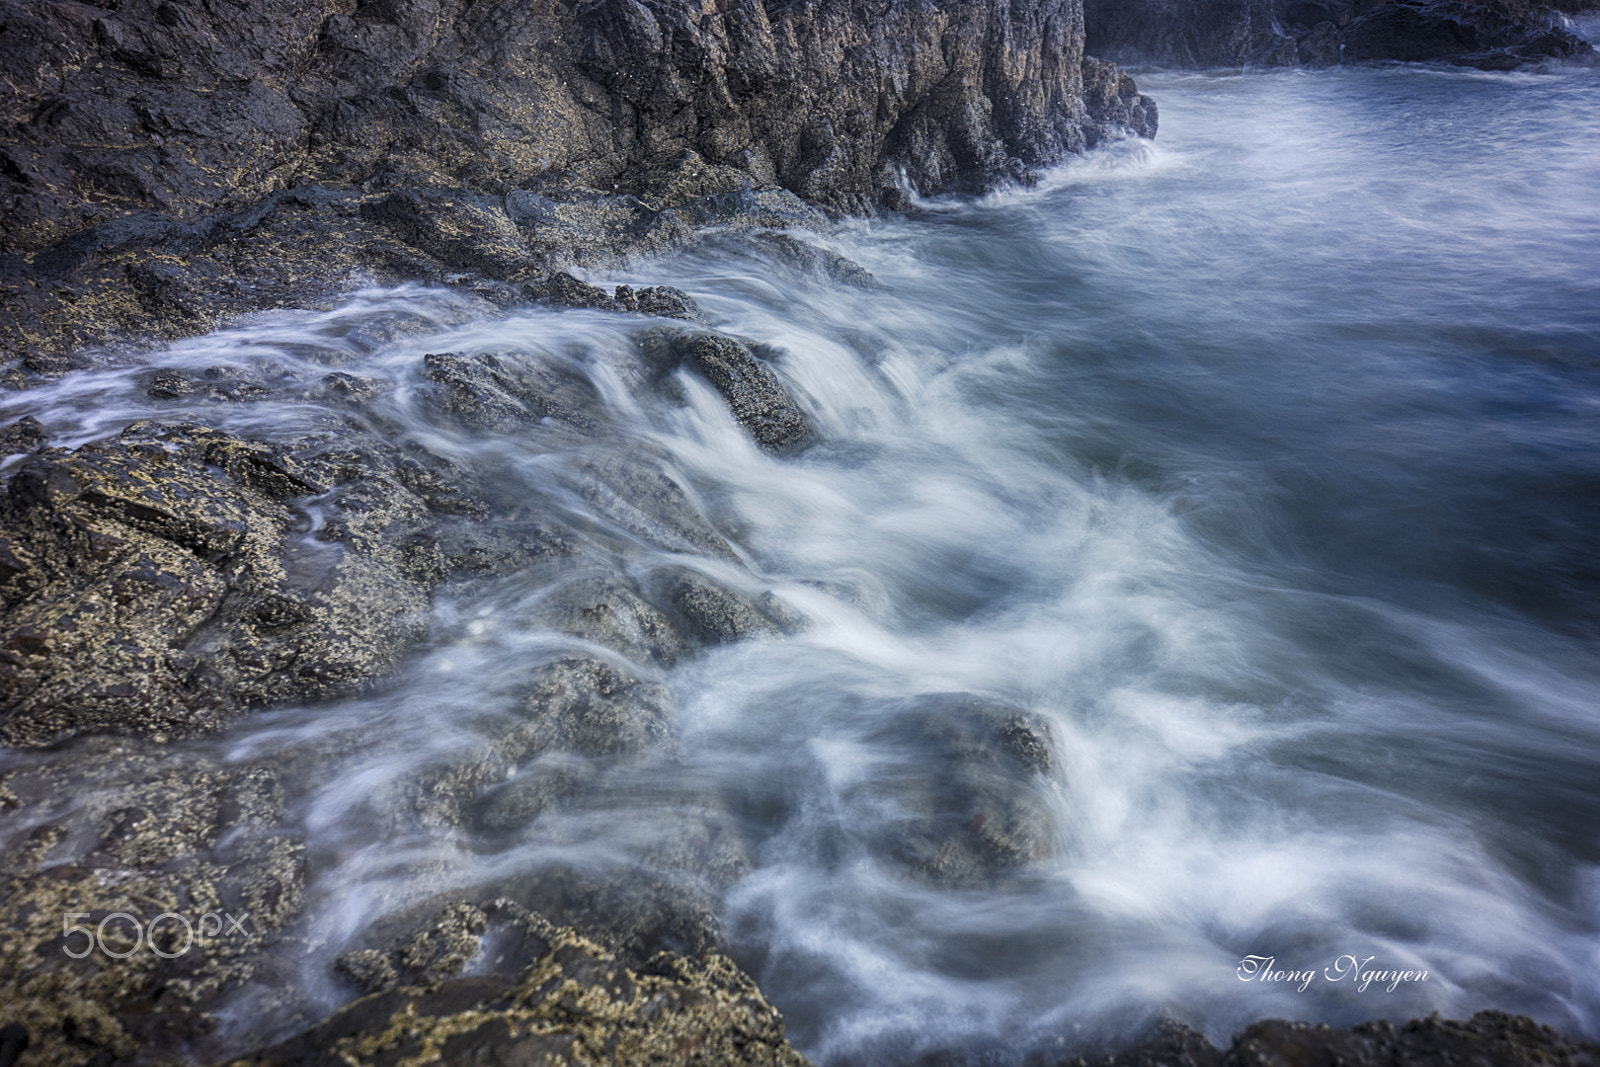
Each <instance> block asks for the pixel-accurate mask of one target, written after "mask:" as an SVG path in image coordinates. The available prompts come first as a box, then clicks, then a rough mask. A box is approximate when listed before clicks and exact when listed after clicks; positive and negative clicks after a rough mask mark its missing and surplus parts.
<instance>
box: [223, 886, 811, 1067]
mask: <svg viewBox="0 0 1600 1067" xmlns="http://www.w3.org/2000/svg"><path fill="white" fill-rule="evenodd" d="M468 917H469V919H470V920H471V925H469V926H467V927H466V928H465V929H466V930H467V931H470V930H472V929H473V928H481V929H483V930H484V931H485V934H486V935H487V939H488V940H489V941H490V942H491V943H493V944H495V945H496V946H497V947H496V949H495V950H494V954H495V958H494V959H493V961H492V966H491V973H490V974H489V975H485V976H477V977H464V978H456V979H453V980H451V981H445V982H442V983H439V984H433V985H413V986H406V987H401V988H394V989H390V990H388V991H386V992H379V993H376V994H373V995H371V996H368V997H365V998H363V999H360V1000H357V1001H356V1002H355V1003H353V1004H351V1005H350V1006H349V1007H347V1008H344V1009H342V1010H340V1011H339V1012H337V1013H335V1014H334V1015H333V1016H332V1017H331V1018H330V1019H328V1020H327V1021H326V1022H325V1023H323V1024H321V1025H320V1026H318V1027H316V1028H314V1029H312V1030H310V1031H307V1032H306V1033H304V1034H302V1035H300V1036H298V1037H295V1038H291V1039H290V1040H288V1041H286V1042H284V1043H282V1044H280V1045H276V1046H274V1047H272V1048H269V1049H266V1050H264V1051H262V1052H259V1053H257V1054H255V1055H253V1056H249V1057H246V1058H244V1059H240V1060H237V1061H235V1062H236V1063H239V1064H277V1063H281V1064H321V1063H326V1064H399V1063H546V1062H548V1063H571V1064H662V1065H666V1064H708V1065H709V1064H725V1063H731V1064H773V1065H779V1064H788V1065H794V1067H799V1065H802V1064H805V1063H806V1062H808V1061H807V1060H806V1059H805V1058H804V1057H802V1056H801V1055H800V1054H799V1053H797V1052H796V1051H795V1050H794V1049H793V1048H792V1047H790V1045H789V1043H788V1042H787V1041H786V1040H785V1038H784V1036H783V1022H782V1019H781V1017H780V1016H779V1015H778V1013H777V1011H776V1010H774V1009H773V1008H772V1007H771V1005H769V1004H767V1002H766V1001H765V999H763V998H762V996H761V993H760V991H759V990H758V989H757V988H756V986H755V983H753V982H752V981H751V980H750V979H749V978H748V977H746V976H745V975H744V973H743V972H741V971H740V970H739V969H738V967H737V966H735V965H734V964H733V963H732V962H731V961H730V960H728V959H726V958H725V957H722V956H717V955H709V956H703V957H699V958H689V957H684V956H679V955H676V954H673V953H660V954H657V955H655V956H653V957H651V958H650V959H649V960H647V961H645V962H644V963H642V964H640V965H638V966H637V967H635V968H632V969H630V968H628V967H626V966H624V965H623V964H622V963H620V962H619V961H618V960H617V959H616V957H614V956H613V955H611V954H610V953H608V952H606V951H605V949H603V948H602V947H601V946H600V945H598V944H596V943H594V942H592V941H589V940H587V939H585V938H583V937H581V936H579V935H578V934H576V933H575V932H574V931H572V930H571V929H565V928H559V927H555V926H552V925H551V924H550V923H548V922H547V921H545V920H544V919H542V918H541V917H540V916H538V915H537V914H535V913H532V912H528V911H527V910H525V909H523V908H520V907H519V906H517V905H516V904H514V903H511V902H509V901H499V902H493V903H491V904H490V905H489V906H488V907H486V908H484V909H481V910H479V909H472V912H471V913H468ZM473 936H474V937H475V936H476V935H473ZM412 947H413V948H416V947H417V945H416V943H415V942H413V943H412ZM419 951H420V952H421V953H422V954H423V955H428V954H429V953H430V951H431V950H430V949H427V948H423V949H420V950H419Z"/></svg>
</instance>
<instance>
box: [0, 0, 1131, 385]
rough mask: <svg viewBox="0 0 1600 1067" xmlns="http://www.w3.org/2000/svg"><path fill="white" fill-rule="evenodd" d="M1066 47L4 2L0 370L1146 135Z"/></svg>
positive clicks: (963, 19) (1052, 31)
mask: <svg viewBox="0 0 1600 1067" xmlns="http://www.w3.org/2000/svg"><path fill="white" fill-rule="evenodd" d="M1082 27H1083V23H1082V8H1081V3H1080V0H1006V2H1004V3H999V4H996V3H990V2H987V0H952V2H946V3H939V4H932V3H917V4H898V3H896V4H887V3H885V4H873V5H861V4H852V3H845V2H843V0H806V2H789V0H781V2H780V0H739V2H730V0H706V2H701V0H648V2H646V0H601V2H598V3H596V2H584V3H579V2H577V0H498V2H494V3H467V2H463V0H378V2H366V3H357V2H355V0H319V2H315V3H310V4H306V3H296V2H289V0H275V2H272V3H264V4H251V5H244V6H238V5H234V4H228V3H222V2H220V0H207V2H198V3H179V2H167V0H126V2H123V3H119V4H115V5H112V6H110V7H106V8H97V7H91V6H88V5H84V4H79V3H72V2H67V0H51V2H47V3H37V4H36V3H24V2H22V0H3V2H0V69H3V70H4V71H5V72H6V80H5V86H6V88H5V92H4V95H3V96H0V124H3V125H0V208H3V210H0V250H3V252H0V257H3V258H0V297H3V300H0V303H3V305H4V307H5V314H4V315H0V346H3V348H4V349H5V350H7V351H9V352H10V353H11V354H13V355H17V356H29V357H31V358H32V359H33V360H34V362H35V364H36V365H38V366H41V367H44V368H45V369H52V368H58V367H59V365H60V360H61V357H62V356H63V355H64V354H65V353H67V352H70V351H72V350H74V349H76V348H79V347H81V346H82V345H84V344H86V343H93V342H96V341H101V340H104V339H106V338H108V337H129V336H138V337H142V338H149V337H161V336H176V335H181V334H186V333H196V332H202V331H204V330H206V329H209V328H212V327H214V326H215V325H216V324H217V322H218V321H219V319H220V318H222V317H225V316H227V315H230V314H237V313H238V312H240V311H244V310H252V309H256V308H260V307H269V306H308V305H314V304H316V303H317V302H318V301H319V300H320V299H322V298H324V297H325V295H326V294H327V292H328V291H329V290H330V289H336V288H338V287H339V286H341V285H342V284H344V283H346V282H347V280H348V279H349V278H350V276H351V275H352V274H353V273H354V274H364V275H367V276H375V277H377V278H379V279H380V280H386V279H399V278H422V279H427V280H434V281H454V282H456V283H458V284H459V283H462V282H463V276H469V277H467V279H466V280H467V281H468V282H470V283H474V284H478V285H480V286H487V287H489V288H491V289H492V288H493V287H494V285H496V284H503V283H506V282H510V283H514V284H519V285H520V284H522V283H523V282H525V281H527V280H529V278H530V277H534V276H537V275H541V274H543V273H545V272H547V271H548V270H551V269H560V268H561V267H562V266H565V265H568V264H571V263H574V262H584V261H591V262H592V261H595V260H598V259H604V258H606V257H608V256H609V257H616V256H626V255H629V254H632V253H635V252H638V251H642V250H647V249H650V248H652V247H660V246H661V245H663V244H665V243H670V242H672V241H675V240H681V239H683V238H684V237H685V236H686V235H687V234H688V233H690V232H692V231H693V230H695V229H697V228H703V227H705V226H707V225H712V226H715V225H725V224H729V223H734V224H738V225H745V226H748V225H751V224H752V223H759V224H764V225H769V226H770V225H779V226H788V225H792V224H794V223H795V222H796V221H800V220H802V219H803V218H804V216H805V209H804V208H803V207H802V206H801V205H800V204H799V203H798V202H797V201H795V200H794V199H793V196H792V195H791V196H789V198H788V200H787V201H785V200H783V199H782V198H778V199H777V200H773V199H772V198H771V196H770V195H767V196H766V198H765V199H764V198H763V194H761V193H759V192H756V190H769V191H770V190H778V189H782V190H787V191H789V193H791V194H798V195H799V196H801V197H804V198H806V199H808V200H810V201H812V202H814V203H817V204H821V205H823V206H824V207H827V208H830V209H837V210H844V211H871V210H876V209H877V208H878V207H879V206H880V205H889V206H899V205H903V204H904V203H905V198H906V192H907V190H908V189H911V190H916V191H918V192H922V193H934V192H941V191H948V190H981V189H986V188H989V187H992V186H993V185H994V184H995V183H997V182H1000V181H1004V180H1008V179H1018V178H1022V179H1025V178H1026V177H1027V176H1028V175H1029V173H1030V168H1033V167H1038V166H1042V165H1045V164H1049V163H1052V162H1055V161H1056V160H1058V159H1060V158H1061V157H1062V156H1063V155H1065V154H1066V153H1069V152H1074V151H1079V150H1082V149H1083V148H1085V147H1087V146H1089V145H1092V144H1094V143H1095V142H1097V141H1098V140H1100V139H1102V138H1103V137H1105V136H1108V135H1110V134H1112V133H1114V132H1115V131H1118V130H1122V129H1129V130H1132V131H1133V132H1136V133H1142V134H1146V135H1149V134H1153V133H1154V130H1155V110H1154V107H1153V105H1152V104H1151V103H1150V101H1149V100H1148V98H1144V97H1141V96H1140V95H1139V94H1138V92H1137V90H1136V89H1135V88H1134V86H1133V83H1132V82H1131V80H1128V79H1126V78H1121V77H1118V76H1116V75H1114V74H1113V73H1112V72H1109V71H1107V70H1106V68H1105V67H1104V66H1103V65H1101V64H1097V63H1095V62H1093V61H1086V60H1085V59H1084V57H1083V43H1082V42H1083V28H1082ZM498 298H499V299H502V300H504V299H515V294H514V293H513V294H512V295H511V296H506V295H504V294H503V293H501V294H500V295H499V297H498Z"/></svg>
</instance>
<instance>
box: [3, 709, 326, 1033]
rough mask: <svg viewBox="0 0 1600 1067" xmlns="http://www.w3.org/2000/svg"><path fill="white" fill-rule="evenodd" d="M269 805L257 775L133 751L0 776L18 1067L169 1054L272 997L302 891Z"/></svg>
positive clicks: (270, 794)
mask: <svg viewBox="0 0 1600 1067" xmlns="http://www.w3.org/2000/svg"><path fill="white" fill-rule="evenodd" d="M284 803H285V798H284V793H283V789H282V786H281V783H280V781H279V776H278V774H277V773H276V772H275V771H274V770H273V769H272V768H271V767H269V766H267V765H264V764H232V765H228V764H224V763H222V762H220V761H216V760H213V759H208V758H205V757H201V756H196V755H194V754H184V755H181V756H175V755H174V754H173V753H172V752H171V751H170V750H168V749H166V748H164V747H162V746H155V745H150V744H149V743H146V742H139V741H127V740H116V739H110V738H97V739H94V740H93V741H91V742H90V743H88V744H85V745H82V746H79V747H78V748H77V749H75V750H74V758H73V759H72V760H70V761H66V762H64V763H56V764H52V765H40V766H36V767H29V768H23V769H19V770H14V771H12V772H11V773H9V774H7V775H6V776H5V778H4V779H3V781H0V837H3V838H4V839H5V841H6V842H7V846H8V848H7V856H8V859H7V865H6V875H5V878H4V880H3V881H0V1020H3V1021H5V1022H7V1023H11V1024H15V1025H19V1026H22V1027H25V1028H26V1030H27V1031H28V1034H29V1048H30V1052H29V1056H28V1058H27V1059H26V1060H25V1061H24V1062H32V1063H40V1064H80V1063H89V1062H107V1061H108V1060H109V1059H111V1058H120V1059H127V1058H130V1057H133V1056H135V1055H136V1054H137V1053H138V1052H139V1050H140V1049H153V1048H162V1049H166V1050H169V1052H171V1053H178V1052H180V1050H183V1049H185V1048H188V1047H191V1046H192V1044H193V1043H194V1042H196V1041H198V1040H203V1039H204V1037H205V1035H206V1034H207V1033H208V1032H209V1031H210V1030H211V1029H212V1028H213V1026H214V1018H213V1017H212V1015H211V1013H212V1012H214V1011H215V1010H216V1009H217V1008H218V1007H219V1006H220V1005H221V1004H222V1003H223V1002H224V1001H225V1000H226V998H227V997H228V996H230V995H231V994H234V993H236V992H237V991H238V990H239V989H241V988H242V987H243V986H244V985H245V984H247V983H264V984H267V985H269V986H270V985H272V984H274V983H282V982H283V981H284V979H285V977H286V976H287V975H288V974H289V973H291V969H292V962H290V961H292V959H293V957H294V956H295V955H296V954H298V952H303V949H296V948H295V947H294V946H293V945H292V943H288V942H285V940H284V939H285V936H286V934H287V931H288V928H289V926H290V924H291V923H292V922H293V920H294V919H295V918H296V917H297V916H298V913H299V910H300V908H301V906H302V903H303V894H304V882H305V876H306V865H305V857H304V849H303V847H302V846H301V845H300V844H299V843H298V842H296V841H295V840H294V838H293V835H291V834H289V833H287V832H285V829H284V827H283V825H282V823H283V819H284ZM162 916H164V918H161V917H162ZM68 927H76V929H74V930H71V931H70V932H69V931H68V930H67V928H68ZM101 945H103V946H105V951H102V950H100V948H99V947H98V946H101ZM282 948H287V950H288V952H289V955H288V956H287V957H284V956H281V955H275V952H276V951H277V950H279V949H282Z"/></svg>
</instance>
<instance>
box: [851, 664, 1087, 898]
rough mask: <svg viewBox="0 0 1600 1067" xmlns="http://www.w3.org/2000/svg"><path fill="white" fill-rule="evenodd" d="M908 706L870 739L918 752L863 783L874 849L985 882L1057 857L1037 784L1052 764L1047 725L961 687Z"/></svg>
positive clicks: (954, 880) (941, 873) (937, 872)
mask: <svg viewBox="0 0 1600 1067" xmlns="http://www.w3.org/2000/svg"><path fill="white" fill-rule="evenodd" d="M907 703H908V705H909V706H907V707H902V708H897V709H894V711H893V714H892V715H890V716H888V717H887V724H886V725H885V726H883V727H882V728H881V729H879V730H877V731H876V732H874V733H873V734H872V735H871V736H870V737H869V738H868V739H867V740H868V741H869V742H870V743H872V744H873V745H877V746H883V747H884V748H885V749H886V750H887V751H890V752H894V753H898V752H902V751H908V750H909V751H914V752H916V753H918V755H919V758H918V759H917V761H916V762H915V763H914V764H908V763H905V762H903V761H899V760H891V761H888V763H887V765H886V766H885V767H884V769H883V770H882V771H881V772H880V773H877V774H874V775H873V777H872V780H871V781H870V782H869V783H867V784H865V785H863V786H861V787H860V792H861V794H862V796H861V797H860V798H858V799H859V800H860V801H861V802H863V803H865V805H866V807H867V809H868V810H871V811H873V812H875V813H876V814H875V816H874V822H873V824H872V826H871V829H870V831H869V833H868V838H869V842H870V844H871V846H872V847H873V850H874V852H875V853H876V854H878V855H880V856H882V857H884V858H888V859H892V860H894V861H895V862H897V863H899V864H901V865H902V866H904V867H905V868H906V869H907V870H909V871H911V872H912V873H914V874H915V875H917V876H918V877H920V878H925V879H927V880H929V881H932V882H935V883H939V884H942V885H950V886H970V885H982V884H985V883H987V882H991V881H993V880H994V879H995V878H997V877H999V876H1001V875H1003V874H1005V873H1006V872H1007V871H1011V870H1015V869H1017V868H1019V867H1021V866H1023V865H1025V864H1027V863H1029V862H1032V861H1036V860H1042V859H1045V858H1047V857H1049V856H1051V855H1053V854H1054V853H1055V852H1056V847H1057V846H1056V840H1057V829H1056V824H1055V820H1054V818H1053V817H1052V815H1051V813H1050V809H1049V805H1048V803H1047V802H1046V800H1045V797H1044V796H1043V794H1042V792H1041V784H1040V781H1039V778H1040V776H1041V775H1044V774H1046V773H1047V772H1048V771H1049V770H1050V768H1051V766H1052V765H1053V763H1054V760H1053V757H1052V755H1051V750H1050V744H1051V742H1050V728H1049V724H1048V723H1047V722H1046V721H1045V720H1044V719H1042V718H1040V717H1039V716H1037V715H1033V714H1031V713H1029V712H1027V711H1024V710H1022V709H1020V708H1014V707H1010V706H1008V705H1005V704H1000V703H996V702H994V701H989V700H983V699H980V698H978V697H974V696H971V695H968V694H963V693H940V694H934V695H930V696H925V697H918V698H915V699H914V700H912V701H909V702H907ZM930 767H937V768H938V770H937V772H936V773H929V768H930Z"/></svg>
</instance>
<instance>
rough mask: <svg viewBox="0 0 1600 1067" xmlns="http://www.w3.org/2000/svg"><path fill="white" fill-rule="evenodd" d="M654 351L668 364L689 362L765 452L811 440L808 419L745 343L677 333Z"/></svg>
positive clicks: (775, 377) (778, 450) (695, 334)
mask: <svg viewBox="0 0 1600 1067" xmlns="http://www.w3.org/2000/svg"><path fill="white" fill-rule="evenodd" d="M652 347H654V348H657V349H664V353H665V357H664V358H665V359H666V360H667V361H668V362H669V363H687V364H688V365H689V366H691V367H693V368H694V369H695V370H697V371H699V372H700V373H701V374H702V375H704V376H705V378H706V380H707V381H709V382H710V383H711V384H712V385H713V386H715V387H716V390H717V392H719V393H721V394H722V398H723V399H724V400H726V401H727V402H728V406H729V407H730V408H732V409H733V417H734V418H736V419H738V420H739V423H740V425H742V426H743V427H744V428H745V429H746V430H749V431H750V436H751V437H754V438H755V439H756V443H757V444H759V445H761V447H762V448H765V449H766V450H767V451H769V452H784V451H788V450H791V449H794V448H796V447H798V446H799V445H801V444H803V443H804V442H805V441H806V440H807V439H808V438H809V437H810V436H811V434H812V428H811V420H810V419H809V418H808V417H807V416H806V414H805V412H804V411H802V410H801V409H800V406H799V405H798V404H797V403H795V400H794V398H793V397H791V396H790V395H789V391H788V389H787V388H786V387H785V386H784V384H783V382H782V381H780V380H779V378H778V376H777V375H776V374H774V373H773V371H772V368H771V367H769V366H767V364H766V363H765V362H763V361H762V360H760V359H758V358H756V355H755V353H754V352H752V351H751V350H750V347H749V346H748V345H746V344H745V343H744V342H742V341H737V340H734V339H733V338H732V337H724V336H723V335H721V334H714V333H681V334H677V335H674V336H672V337H670V338H669V339H667V340H666V342H665V344H664V345H659V344H657V345H653V346H652ZM659 358H662V357H661V355H660V354H659V353H658V359H659Z"/></svg>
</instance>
